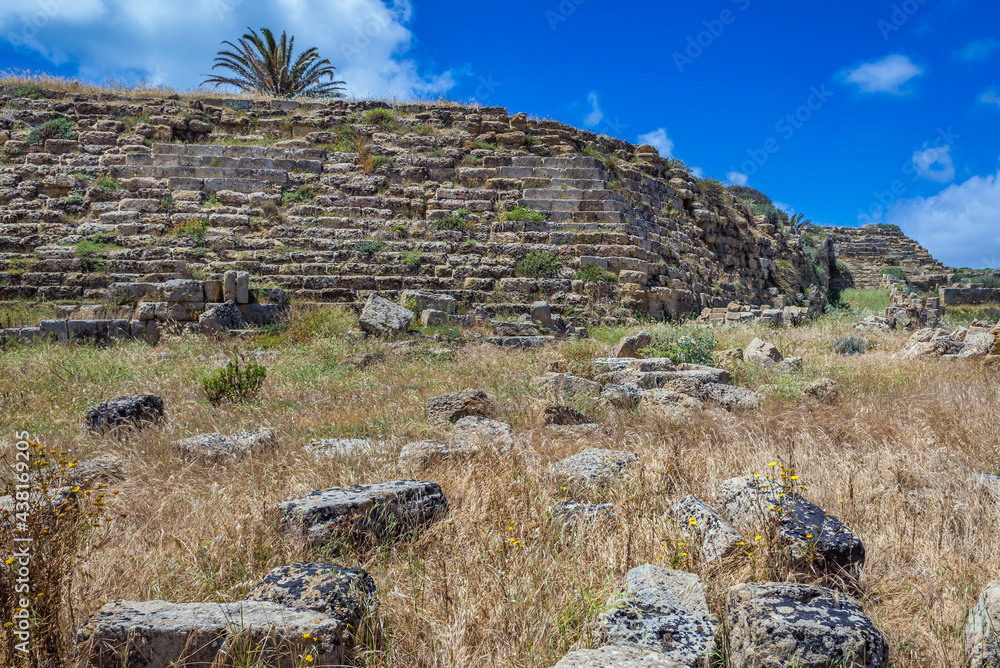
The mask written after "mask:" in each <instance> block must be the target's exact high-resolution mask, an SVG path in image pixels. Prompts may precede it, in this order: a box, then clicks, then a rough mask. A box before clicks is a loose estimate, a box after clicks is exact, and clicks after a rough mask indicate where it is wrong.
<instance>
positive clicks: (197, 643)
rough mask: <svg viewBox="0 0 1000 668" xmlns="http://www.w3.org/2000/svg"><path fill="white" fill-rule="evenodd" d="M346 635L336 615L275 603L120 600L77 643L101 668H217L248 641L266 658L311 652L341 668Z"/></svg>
mask: <svg viewBox="0 0 1000 668" xmlns="http://www.w3.org/2000/svg"><path fill="white" fill-rule="evenodd" d="M344 632H345V625H344V623H343V621H342V620H340V619H337V618H336V617H331V616H327V615H325V614H323V613H320V612H316V611H314V610H302V609H297V608H288V607H285V606H283V605H278V604H276V603H267V602H261V601H242V602H239V603H167V602H166V601H142V602H134V601H115V602H113V603H109V604H107V605H105V606H104V607H103V608H101V609H100V610H99V611H98V612H97V614H95V615H94V616H93V617H91V618H90V619H89V620H88V621H86V622H85V623H84V624H83V628H82V629H80V631H79V633H78V640H79V642H80V644H81V652H82V654H83V655H84V656H87V655H88V654H89V656H90V660H91V662H92V664H93V665H95V666H98V668H120V667H121V666H128V668H166V667H167V666H209V665H216V664H214V663H213V662H214V661H216V660H217V659H218V658H220V655H221V656H226V655H230V654H231V650H237V651H238V650H239V648H240V647H245V646H246V644H247V642H248V641H252V642H253V647H254V649H255V650H257V651H263V652H265V655H266V653H267V652H268V651H274V649H275V647H279V648H282V649H284V650H285V651H289V650H302V649H305V648H306V647H308V648H310V650H311V651H312V652H313V654H314V661H315V663H316V664H317V665H321V666H322V665H327V666H334V665H336V666H339V665H343V662H344V644H343V634H344ZM306 634H309V640H307V641H304V638H303V637H304V636H305V635H306ZM298 653H299V652H298V651H296V652H295V654H298Z"/></svg>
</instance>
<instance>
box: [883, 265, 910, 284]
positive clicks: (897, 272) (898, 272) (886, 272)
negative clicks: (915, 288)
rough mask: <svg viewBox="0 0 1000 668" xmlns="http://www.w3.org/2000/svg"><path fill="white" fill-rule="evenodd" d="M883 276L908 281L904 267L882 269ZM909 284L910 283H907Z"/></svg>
mask: <svg viewBox="0 0 1000 668" xmlns="http://www.w3.org/2000/svg"><path fill="white" fill-rule="evenodd" d="M882 275H883V276H894V277H896V278H898V279H899V280H901V281H906V273H905V272H904V271H903V268H902V267H885V268H883V269H882ZM906 282H909V281H906Z"/></svg>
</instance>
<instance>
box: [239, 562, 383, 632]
mask: <svg viewBox="0 0 1000 668" xmlns="http://www.w3.org/2000/svg"><path fill="white" fill-rule="evenodd" d="M247 600H248V601H269V602H271V603H278V604H280V605H284V606H288V607H289V608H305V609H307V610H316V611H317V612H322V613H323V614H325V615H329V616H330V617H336V618H337V619H340V620H343V621H345V622H347V623H348V624H349V625H350V626H351V627H352V628H357V627H358V625H359V624H360V622H361V620H362V618H363V617H365V616H366V615H368V614H369V613H371V612H374V611H375V610H376V609H377V608H378V595H377V594H376V592H375V581H374V580H373V579H372V576H370V575H369V574H368V573H367V572H366V571H363V570H361V569H360V568H342V567H341V566H335V565H333V564H324V563H302V564H293V565H291V566H281V567H279V568H275V569H273V570H272V571H271V572H270V573H268V574H267V575H266V576H265V577H264V580H263V581H261V582H260V584H258V585H257V586H255V587H254V588H253V589H251V590H250V593H249V594H248V595H247Z"/></svg>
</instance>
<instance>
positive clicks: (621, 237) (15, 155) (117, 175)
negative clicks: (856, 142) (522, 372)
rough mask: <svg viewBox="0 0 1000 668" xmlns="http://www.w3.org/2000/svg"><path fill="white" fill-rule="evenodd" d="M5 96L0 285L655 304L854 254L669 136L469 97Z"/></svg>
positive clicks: (692, 303) (514, 308) (748, 297)
mask: <svg viewBox="0 0 1000 668" xmlns="http://www.w3.org/2000/svg"><path fill="white" fill-rule="evenodd" d="M36 97H41V98H43V99H24V98H12V97H11V96H10V95H9V94H7V93H5V94H3V95H0V106H3V107H4V113H3V116H2V118H0V142H2V143H3V146H2V156H3V159H2V163H3V164H2V165H0V270H2V274H3V275H2V279H3V281H2V285H0V300H2V299H6V300H11V299H39V300H63V301H84V302H100V301H102V300H105V299H107V298H108V297H109V294H108V293H109V286H111V285H112V284H114V283H122V282H162V281H166V280H169V279H175V278H189V277H193V278H203V277H204V276H207V275H209V274H215V273H220V272H223V271H227V270H237V271H247V272H250V274H251V275H252V277H253V281H254V284H255V287H280V288H283V289H285V290H286V291H287V292H288V293H289V294H290V295H291V296H292V298H293V299H297V300H300V301H304V302H327V303H329V302H341V303H348V304H352V305H360V304H361V303H363V301H364V300H365V299H366V298H367V296H368V294H369V293H371V292H373V291H376V292H379V293H381V294H383V296H385V297H387V298H389V299H393V300H395V299H396V298H397V297H398V294H399V293H400V292H401V291H402V290H405V289H411V290H421V291H425V292H440V293H447V294H449V295H452V296H454V297H455V298H456V299H458V300H460V302H461V303H462V304H464V305H465V306H466V307H472V306H484V307H486V308H487V309H492V310H493V311H495V312H526V310H527V308H528V305H529V304H530V303H531V302H533V301H535V300H537V299H546V300H548V301H549V303H550V304H552V306H553V309H554V310H555V311H556V312H559V313H562V314H564V315H566V316H568V317H571V318H572V317H577V318H588V317H621V316H623V315H630V314H633V313H635V312H641V313H646V314H648V315H650V316H652V317H654V318H662V317H667V316H671V315H681V314H686V313H697V312H699V311H700V310H701V309H703V308H713V307H714V308H719V307H725V306H726V305H727V304H728V303H730V302H732V301H739V302H742V303H748V304H759V305H763V306H768V305H773V304H774V302H775V300H776V297H777V296H778V295H780V296H781V297H782V299H783V303H788V304H799V305H808V304H809V302H810V300H812V302H813V303H816V302H818V301H822V300H823V299H824V294H823V293H824V292H825V290H826V289H827V288H828V287H829V281H830V278H831V273H835V270H834V269H833V267H834V265H835V262H834V261H835V257H834V256H833V249H832V248H831V247H829V246H828V245H820V247H816V248H811V249H807V248H804V247H802V241H801V239H800V238H799V237H797V236H796V235H795V234H793V233H791V232H790V231H788V230H778V229H776V228H775V227H773V226H772V225H769V224H768V223H767V222H766V221H765V220H764V218H763V217H757V218H754V217H753V216H752V215H750V214H749V213H748V212H747V211H746V210H738V209H737V208H734V204H733V202H732V201H731V200H730V199H729V197H728V195H726V194H725V193H724V192H723V191H722V190H721V188H719V187H718V186H716V185H713V184H711V183H707V182H704V181H700V180H698V179H695V178H694V177H693V176H692V175H691V174H689V173H688V172H687V171H686V170H685V169H683V168H679V167H680V166H679V165H677V164H675V163H668V162H667V161H665V160H664V159H662V158H661V157H660V156H659V155H658V154H657V153H656V151H655V149H653V148H652V147H650V146H634V145H632V144H629V143H627V142H624V141H621V140H618V139H614V138H610V137H606V136H598V135H595V134H594V133H591V132H587V131H584V130H578V129H575V128H572V127H569V126H566V125H564V124H562V123H559V122H556V121H549V120H536V119H529V118H528V117H527V116H526V115H525V114H515V115H511V114H509V113H508V112H507V110H506V109H503V108H498V107H468V106H461V105H457V104H450V103H434V104H430V103H426V104H424V103H421V104H399V105H388V104H384V103H379V102H346V101H331V102H305V103H301V102H298V101H290V100H255V99H242V98H208V97H204V98H182V99H176V97H175V99H171V98H156V97H150V98H126V97H121V96H117V95H109V94H100V95H96V94H66V93H59V92H56V91H40V94H39V95H37V96H36Z"/></svg>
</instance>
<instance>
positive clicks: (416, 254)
mask: <svg viewBox="0 0 1000 668" xmlns="http://www.w3.org/2000/svg"><path fill="white" fill-rule="evenodd" d="M422 257H423V253H422V252H421V250H420V249H419V248H413V249H411V250H408V251H406V252H404V253H403V264H405V265H406V266H407V267H419V266H420V263H421V261H422V259H421V258H422Z"/></svg>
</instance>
